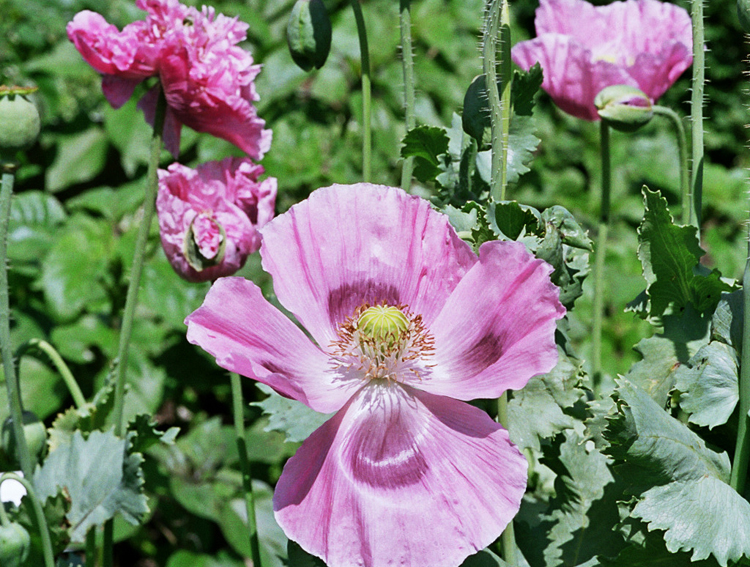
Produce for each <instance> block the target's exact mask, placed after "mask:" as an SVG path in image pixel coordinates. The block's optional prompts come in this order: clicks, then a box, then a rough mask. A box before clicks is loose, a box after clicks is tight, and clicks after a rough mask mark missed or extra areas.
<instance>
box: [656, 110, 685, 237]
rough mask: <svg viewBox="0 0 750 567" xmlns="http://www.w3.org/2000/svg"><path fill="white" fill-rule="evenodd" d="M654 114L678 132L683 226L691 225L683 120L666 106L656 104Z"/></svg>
mask: <svg viewBox="0 0 750 567" xmlns="http://www.w3.org/2000/svg"><path fill="white" fill-rule="evenodd" d="M652 108H653V110H654V114H658V115H660V116H664V117H666V118H668V119H669V120H671V121H672V124H673V125H674V128H675V130H676V131H677V148H678V150H679V152H680V195H681V196H682V224H685V225H686V224H690V211H691V210H692V202H691V199H690V189H689V181H688V157H687V136H686V134H685V125H684V124H683V123H682V118H680V117H679V115H678V114H677V113H676V112H675V111H674V110H672V109H671V108H668V107H666V106H660V105H658V104H655V105H654V106H653V107H652Z"/></svg>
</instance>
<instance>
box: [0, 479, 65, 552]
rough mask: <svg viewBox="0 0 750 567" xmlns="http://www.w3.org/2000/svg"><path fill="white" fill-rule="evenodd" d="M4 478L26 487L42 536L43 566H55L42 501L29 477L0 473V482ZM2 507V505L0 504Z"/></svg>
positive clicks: (0, 482)
mask: <svg viewBox="0 0 750 567" xmlns="http://www.w3.org/2000/svg"><path fill="white" fill-rule="evenodd" d="M6 480H15V481H17V482H20V483H21V484H22V485H23V487H24V488H25V489H26V496H28V498H29V499H30V500H31V506H32V507H33V508H34V515H35V516H36V523H37V526H38V527H39V535H40V536H41V538H42V552H43V554H44V567H55V556H54V553H53V551H52V540H51V538H50V536H49V528H48V527H47V518H46V517H45V516H44V509H43V508H42V503H41V502H40V501H39V498H37V495H36V492H34V487H33V486H32V485H31V482H30V479H26V478H22V477H20V476H18V475H17V474H16V473H12V472H6V473H3V474H2V475H0V484H2V483H3V482H5V481H6ZM0 508H2V506H0Z"/></svg>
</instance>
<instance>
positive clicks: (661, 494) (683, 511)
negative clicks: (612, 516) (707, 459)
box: [632, 475, 750, 567]
mask: <svg viewBox="0 0 750 567" xmlns="http://www.w3.org/2000/svg"><path fill="white" fill-rule="evenodd" d="M632 515H633V516H634V517H636V518H641V519H642V520H643V521H644V522H646V523H648V524H649V529H651V530H653V529H659V530H666V533H665V534H664V541H665V542H666V544H667V549H669V551H671V552H677V551H680V550H685V551H692V557H691V560H692V561H698V560H701V559H706V558H707V557H708V556H709V555H713V556H714V557H715V558H716V560H717V561H718V562H719V564H720V565H722V567H725V566H726V565H727V563H728V562H729V561H738V560H739V559H740V557H742V556H743V555H746V556H750V503H748V501H747V500H745V499H744V498H742V497H741V496H740V495H739V494H737V492H736V491H735V490H734V489H733V488H732V487H730V486H729V485H728V484H726V483H725V482H723V481H722V480H720V479H718V478H716V477H715V476H711V475H706V476H702V477H696V478H693V479H691V480H687V481H683V482H672V483H670V484H667V485H665V486H656V487H654V488H652V489H650V490H648V491H646V492H645V493H644V494H643V499H642V500H641V501H640V502H638V504H636V506H635V508H634V509H633V512H632Z"/></svg>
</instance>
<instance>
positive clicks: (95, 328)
mask: <svg viewBox="0 0 750 567" xmlns="http://www.w3.org/2000/svg"><path fill="white" fill-rule="evenodd" d="M50 339H51V342H52V344H54V345H55V347H56V348H57V351H58V352H59V353H60V355H61V356H63V357H64V358H66V359H67V360H70V361H73V362H76V363H78V364H88V363H91V362H93V361H94V360H95V359H96V352H95V351H94V347H96V348H98V349H99V350H101V351H102V353H103V354H104V355H105V356H108V357H111V358H114V357H115V355H116V353H117V343H118V332H117V331H116V330H115V329H113V328H112V327H110V326H108V325H107V324H105V322H104V321H103V320H102V317H101V316H98V315H93V314H87V315H84V316H83V317H81V318H79V319H77V320H76V321H75V322H74V323H71V324H69V325H58V326H56V327H54V328H53V329H52V332H51V334H50Z"/></svg>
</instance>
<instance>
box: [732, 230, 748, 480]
mask: <svg viewBox="0 0 750 567" xmlns="http://www.w3.org/2000/svg"><path fill="white" fill-rule="evenodd" d="M747 254H748V256H747V261H746V263H745V274H744V276H743V279H742V301H743V307H744V313H743V318H742V354H741V359H740V403H739V406H740V408H739V410H740V416H739V421H738V423H737V441H736V445H735V450H734V460H733V462H732V474H731V476H730V478H729V484H730V486H731V487H732V488H734V489H735V490H736V491H737V492H739V493H740V494H742V492H743V491H744V489H745V480H746V478H747V462H748V458H749V457H750V416H748V412H750V225H748V252H747Z"/></svg>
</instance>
